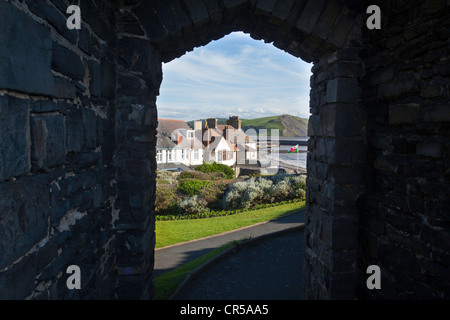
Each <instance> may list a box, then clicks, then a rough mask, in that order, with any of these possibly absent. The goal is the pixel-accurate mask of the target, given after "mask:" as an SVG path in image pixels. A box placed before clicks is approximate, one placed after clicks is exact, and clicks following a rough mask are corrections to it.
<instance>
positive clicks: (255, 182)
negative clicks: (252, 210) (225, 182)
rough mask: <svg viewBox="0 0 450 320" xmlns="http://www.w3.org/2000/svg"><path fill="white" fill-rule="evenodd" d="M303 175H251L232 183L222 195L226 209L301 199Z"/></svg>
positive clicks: (302, 194) (304, 187)
mask: <svg viewBox="0 0 450 320" xmlns="http://www.w3.org/2000/svg"><path fill="white" fill-rule="evenodd" d="M305 189H306V178H305V177H304V176H294V177H292V176H288V175H275V176H273V177H270V178H255V177H252V178H250V179H248V180H246V181H240V182H236V183H235V184H233V185H232V186H231V187H230V189H229V191H228V192H227V193H226V195H225V196H224V197H223V201H222V202H223V208H224V209H226V210H230V209H239V208H249V207H252V206H255V205H260V204H265V203H273V202H280V201H286V200H292V199H303V198H304V197H305V194H306V191H305Z"/></svg>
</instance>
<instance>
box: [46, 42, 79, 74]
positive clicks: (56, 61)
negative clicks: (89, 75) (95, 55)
mask: <svg viewBox="0 0 450 320" xmlns="http://www.w3.org/2000/svg"><path fill="white" fill-rule="evenodd" d="M52 53H53V56H52V69H53V70H55V71H58V72H60V73H62V74H64V75H66V76H69V77H70V78H72V79H73V80H78V81H81V80H83V77H84V66H83V62H82V61H81V58H80V57H79V56H78V55H77V54H76V53H75V52H73V51H72V50H69V49H67V48H65V47H63V46H62V45H60V44H59V43H56V42H53V50H52Z"/></svg>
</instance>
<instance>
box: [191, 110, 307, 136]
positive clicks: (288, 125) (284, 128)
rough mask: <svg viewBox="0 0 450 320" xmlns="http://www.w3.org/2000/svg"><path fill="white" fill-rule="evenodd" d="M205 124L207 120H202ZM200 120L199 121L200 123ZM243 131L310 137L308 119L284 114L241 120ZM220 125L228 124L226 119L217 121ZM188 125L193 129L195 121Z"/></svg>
mask: <svg viewBox="0 0 450 320" xmlns="http://www.w3.org/2000/svg"><path fill="white" fill-rule="evenodd" d="M200 120H201V121H202V122H203V124H204V123H205V121H206V120H205V119H200ZM200 120H199V121H200ZM241 121H242V130H244V131H247V130H248V129H255V130H256V131H258V130H259V129H267V130H268V134H269V135H270V129H278V130H280V136H284V137H306V136H307V135H308V119H303V118H299V117H296V116H291V115H288V114H283V115H281V116H273V117H264V118H257V119H241ZM217 122H218V124H226V122H227V119H226V118H219V119H217ZM187 124H188V125H189V126H190V127H191V128H193V127H194V121H188V122H187Z"/></svg>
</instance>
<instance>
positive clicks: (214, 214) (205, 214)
mask: <svg viewBox="0 0 450 320" xmlns="http://www.w3.org/2000/svg"><path fill="white" fill-rule="evenodd" d="M302 201H304V200H302V199H293V200H287V201H281V202H277V203H266V204H260V205H256V206H254V207H252V208H251V209H237V210H219V211H212V210H206V211H204V212H201V213H197V214H188V215H157V216H156V220H157V221H168V220H187V219H204V218H212V217H222V216H229V215H232V214H236V213H238V212H247V211H253V210H258V209H264V208H271V207H277V206H280V205H284V204H288V203H295V202H302Z"/></svg>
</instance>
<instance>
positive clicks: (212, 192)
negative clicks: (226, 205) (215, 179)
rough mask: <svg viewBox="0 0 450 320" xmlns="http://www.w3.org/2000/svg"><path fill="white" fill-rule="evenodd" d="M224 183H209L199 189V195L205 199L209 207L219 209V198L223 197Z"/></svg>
mask: <svg viewBox="0 0 450 320" xmlns="http://www.w3.org/2000/svg"><path fill="white" fill-rule="evenodd" d="M225 188H226V185H224V184H217V183H211V184H209V185H207V186H205V188H203V190H201V191H200V197H201V198H202V199H203V200H205V201H206V203H207V205H208V207H209V208H211V209H221V208H222V206H221V205H220V200H221V199H222V197H223V194H224V191H225Z"/></svg>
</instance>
